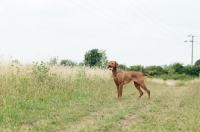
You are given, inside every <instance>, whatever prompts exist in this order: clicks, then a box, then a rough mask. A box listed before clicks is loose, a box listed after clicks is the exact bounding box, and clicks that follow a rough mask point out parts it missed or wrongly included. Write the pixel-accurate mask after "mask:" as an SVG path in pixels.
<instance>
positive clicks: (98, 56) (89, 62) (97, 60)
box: [84, 49, 108, 67]
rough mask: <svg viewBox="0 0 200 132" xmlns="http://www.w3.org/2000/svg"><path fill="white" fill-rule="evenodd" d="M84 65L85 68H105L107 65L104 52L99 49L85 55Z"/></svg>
mask: <svg viewBox="0 0 200 132" xmlns="http://www.w3.org/2000/svg"><path fill="white" fill-rule="evenodd" d="M84 64H85V65H86V66H90V67H92V66H99V67H106V66H107V64H108V60H107V56H106V52H105V51H103V50H99V49H92V50H90V51H88V52H86V53H85V56H84Z"/></svg>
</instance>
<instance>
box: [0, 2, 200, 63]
mask: <svg viewBox="0 0 200 132" xmlns="http://www.w3.org/2000/svg"><path fill="white" fill-rule="evenodd" d="M199 6H200V1H199V0H191V1H189V0H151V1H150V0H34V1H30V0H29V1H28V0H0V25H1V26H0V59H3V60H14V59H17V60H19V61H22V62H32V61H41V60H44V61H46V60H49V59H50V58H51V57H58V59H59V60H63V59H68V60H72V61H75V62H78V63H79V62H82V61H83V60H84V54H85V53H86V52H87V51H89V50H91V49H100V50H106V55H107V57H108V60H116V61H117V62H118V63H120V64H126V65H127V66H131V65H143V66H150V65H165V64H167V65H169V64H172V63H175V62H180V63H183V64H184V65H188V64H191V53H192V52H191V51H192V43H191V42H189V41H190V40H191V38H192V37H188V35H190V34H191V35H193V36H195V37H194V53H193V62H195V61H196V60H198V59H200V37H198V36H200V16H199V14H200V8H199ZM185 40H188V42H184V41H185Z"/></svg>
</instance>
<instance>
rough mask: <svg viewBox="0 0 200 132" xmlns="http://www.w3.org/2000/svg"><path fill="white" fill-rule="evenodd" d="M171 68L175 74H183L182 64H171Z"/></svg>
mask: <svg viewBox="0 0 200 132" xmlns="http://www.w3.org/2000/svg"><path fill="white" fill-rule="evenodd" d="M171 68H173V69H174V70H175V73H178V74H182V73H183V68H184V67H183V64H181V63H178V62H177V63H174V64H172V66H171Z"/></svg>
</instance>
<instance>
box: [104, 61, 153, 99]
mask: <svg viewBox="0 0 200 132" xmlns="http://www.w3.org/2000/svg"><path fill="white" fill-rule="evenodd" d="M108 69H109V70H111V71H112V74H113V80H114V82H115V84H116V86H117V93H118V98H119V99H120V98H121V97H122V90H123V85H125V84H127V83H129V82H131V81H133V82H134V85H135V87H136V88H137V90H138V91H139V93H140V95H139V97H138V99H140V98H141V96H142V95H143V92H142V90H141V89H140V87H142V88H143V89H144V90H145V91H146V92H147V94H148V99H149V100H150V91H149V90H148V89H147V87H146V86H145V84H144V76H147V77H150V78H152V76H150V75H149V74H146V73H142V72H136V71H123V70H121V69H119V68H118V63H117V62H116V61H110V62H109V63H108Z"/></svg>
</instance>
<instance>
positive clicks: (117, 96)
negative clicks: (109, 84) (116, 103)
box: [116, 84, 119, 98]
mask: <svg viewBox="0 0 200 132" xmlns="http://www.w3.org/2000/svg"><path fill="white" fill-rule="evenodd" d="M116 87H117V95H118V96H117V97H118V98H119V85H118V84H116Z"/></svg>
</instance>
